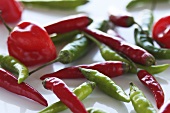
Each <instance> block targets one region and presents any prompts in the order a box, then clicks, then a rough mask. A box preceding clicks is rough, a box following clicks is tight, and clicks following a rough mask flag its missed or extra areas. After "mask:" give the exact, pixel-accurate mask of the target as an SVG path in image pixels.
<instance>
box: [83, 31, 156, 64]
mask: <svg viewBox="0 0 170 113" xmlns="http://www.w3.org/2000/svg"><path fill="white" fill-rule="evenodd" d="M81 30H82V31H83V32H85V33H87V34H89V35H91V36H93V37H94V38H96V39H97V40H99V41H101V42H103V43H104V44H106V45H108V46H109V47H110V48H112V49H114V50H116V51H118V52H120V53H122V54H124V55H125V56H126V57H128V58H130V59H131V60H132V61H134V62H136V63H139V64H142V65H146V66H150V65H152V64H155V58H154V57H153V55H151V54H150V53H149V52H147V51H146V50H144V49H143V48H141V47H139V46H136V45H133V44H130V43H128V42H125V41H123V40H122V39H120V38H118V37H115V36H111V35H108V34H107V33H104V32H102V31H99V30H97V29H90V28H82V29H81Z"/></svg>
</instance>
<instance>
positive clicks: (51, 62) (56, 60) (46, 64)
mask: <svg viewBox="0 0 170 113" xmlns="http://www.w3.org/2000/svg"><path fill="white" fill-rule="evenodd" d="M58 61H59V59H58V58H56V59H54V60H52V61H50V62H47V63H45V64H44V65H42V66H40V67H38V68H36V69H34V70H32V71H31V72H29V75H31V74H33V73H34V72H36V71H38V70H40V69H42V68H44V67H46V66H48V65H50V64H53V63H55V62H58Z"/></svg>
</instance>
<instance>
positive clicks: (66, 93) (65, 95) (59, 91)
mask: <svg viewBox="0 0 170 113" xmlns="http://www.w3.org/2000/svg"><path fill="white" fill-rule="evenodd" d="M43 86H44V88H46V89H48V90H52V91H53V92H54V93H55V95H56V96H57V97H58V98H59V99H60V101H61V102H63V103H64V104H65V105H66V106H67V107H68V108H70V110H71V111H72V112H73V113H88V112H87V111H86V109H85V107H84V105H83V104H82V102H81V101H80V100H79V99H78V98H77V96H76V95H75V94H74V93H73V92H71V91H70V90H69V87H68V86H67V85H66V84H65V83H64V82H63V81H62V80H61V79H59V78H57V77H50V78H46V79H45V80H44V81H43Z"/></svg>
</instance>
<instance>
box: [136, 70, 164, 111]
mask: <svg viewBox="0 0 170 113" xmlns="http://www.w3.org/2000/svg"><path fill="white" fill-rule="evenodd" d="M137 75H138V78H139V80H140V81H141V82H142V83H143V84H144V85H145V86H147V87H148V88H149V89H150V90H151V91H152V93H153V95H154V97H155V100H156V103H157V108H158V109H159V108H160V107H161V106H162V105H163V103H164V91H163V89H162V87H161V85H160V84H159V83H158V82H157V80H156V79H155V78H154V76H152V75H151V74H150V73H148V72H147V71H146V70H139V71H138V73H137Z"/></svg>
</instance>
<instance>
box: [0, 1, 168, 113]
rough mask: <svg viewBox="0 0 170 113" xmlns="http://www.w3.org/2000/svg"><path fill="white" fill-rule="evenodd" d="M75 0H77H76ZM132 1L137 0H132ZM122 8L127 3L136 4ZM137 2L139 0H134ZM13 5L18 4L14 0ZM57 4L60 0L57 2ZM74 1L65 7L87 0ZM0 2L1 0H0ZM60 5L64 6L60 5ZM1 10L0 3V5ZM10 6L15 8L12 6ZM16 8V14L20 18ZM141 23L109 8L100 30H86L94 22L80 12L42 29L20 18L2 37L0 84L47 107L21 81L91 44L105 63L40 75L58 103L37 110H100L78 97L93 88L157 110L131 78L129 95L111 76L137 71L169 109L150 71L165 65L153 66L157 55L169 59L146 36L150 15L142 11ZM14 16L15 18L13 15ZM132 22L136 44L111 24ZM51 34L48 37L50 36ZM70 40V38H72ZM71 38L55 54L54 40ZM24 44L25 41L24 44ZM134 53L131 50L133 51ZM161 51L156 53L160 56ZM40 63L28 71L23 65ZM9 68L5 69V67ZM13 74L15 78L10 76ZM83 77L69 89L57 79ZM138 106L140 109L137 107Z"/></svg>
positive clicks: (65, 61)
mask: <svg viewBox="0 0 170 113" xmlns="http://www.w3.org/2000/svg"><path fill="white" fill-rule="evenodd" d="M21 1H22V2H23V3H24V4H28V5H29V4H33V5H35V6H40V7H41V6H42V4H43V2H44V1H29V2H28V1H25V0H21ZM75 1H76V0H75ZM136 1H137V0H136ZM136 1H135V0H133V3H131V4H130V5H128V6H127V8H128V7H131V6H133V5H134V4H135V3H137V2H136ZM138 1H140V0H138ZM17 3H18V2H17ZM54 3H58V5H59V6H58V7H57V8H60V5H61V4H65V3H66V1H60V2H58V1H50V2H48V4H47V5H46V7H52V6H53V5H54ZM60 3H61V4H60ZM75 3H76V4H74V5H68V6H67V5H66V4H65V6H67V8H68V9H69V8H71V9H72V8H76V7H77V6H79V5H83V4H85V3H87V1H86V0H82V1H77V2H75ZM0 6H1V2H0ZM62 6H64V5H62ZM0 8H1V7H0ZM14 9H15V8H14ZM1 10H2V12H1V13H2V17H1V20H2V22H3V23H4V25H5V26H6V27H7V29H9V30H10V28H9V27H8V25H7V24H6V23H5V22H10V21H8V20H6V17H5V16H4V13H3V8H1ZM21 11H22V10H20V13H18V14H20V15H19V16H18V17H19V18H20V17H21ZM143 12H144V16H142V18H141V23H140V24H139V23H137V22H136V21H135V19H134V18H133V16H131V15H129V14H121V15H120V13H119V14H116V13H115V12H113V11H111V12H110V13H109V19H108V20H107V21H104V22H103V23H102V25H101V26H100V28H94V29H91V28H89V27H88V26H89V25H90V24H91V23H92V22H93V20H92V19H91V18H90V17H88V15H85V14H77V15H72V16H69V17H66V18H62V19H61V20H57V21H55V22H53V23H51V24H48V25H46V26H44V27H43V28H42V27H40V26H38V25H37V24H34V23H32V22H21V23H19V24H17V26H16V27H14V29H13V30H10V35H9V37H8V40H7V44H8V51H9V55H6V56H3V55H0V66H1V68H0V79H1V80H0V81H1V82H0V86H1V87H3V88H5V89H6V90H8V91H11V92H13V93H16V94H19V95H22V96H25V97H27V98H30V99H32V100H34V101H36V102H38V103H40V104H42V105H44V106H47V105H48V104H47V101H46V100H45V98H44V97H43V96H42V95H41V94H40V93H39V92H38V91H36V90H35V89H34V88H32V87H31V86H30V85H28V84H27V83H25V82H23V81H24V80H25V79H26V78H27V77H28V76H29V75H31V74H33V73H34V72H36V71H38V70H40V69H42V68H43V67H45V66H47V65H50V64H52V63H55V62H61V63H63V64H69V63H72V62H74V61H76V60H78V59H79V58H81V57H83V56H85V55H86V54H87V53H88V52H89V51H90V48H91V47H92V46H94V45H92V43H95V44H96V45H97V47H98V48H99V50H100V53H101V56H102V57H103V59H104V60H106V61H105V62H97V63H94V64H86V65H85V64H84V65H78V66H71V67H67V68H63V69H61V70H58V71H56V72H53V73H49V74H45V75H43V76H41V78H40V79H41V80H43V82H42V83H43V86H44V88H45V89H48V90H51V91H53V93H54V94H55V95H56V96H57V98H59V99H60V101H58V102H56V103H54V104H52V105H50V106H48V107H46V108H45V109H43V110H41V111H40V112H39V113H55V112H60V111H63V110H65V109H67V108H69V109H70V110H71V111H72V112H74V113H88V112H89V113H101V112H102V113H105V111H103V110H100V109H96V108H92V107H91V108H87V109H86V108H85V106H84V104H83V102H81V100H83V99H85V98H86V97H87V96H88V95H90V94H91V93H92V91H93V90H94V87H95V86H97V87H98V88H99V89H100V90H101V91H103V92H104V93H105V94H106V95H109V96H110V97H113V98H114V99H116V100H118V101H122V102H131V103H132V105H133V107H134V109H135V111H136V112H137V113H143V112H146V113H147V112H149V113H156V109H155V108H154V107H153V105H152V104H151V102H149V100H148V99H147V98H146V97H145V95H144V93H143V92H142V91H141V90H140V89H139V88H138V87H137V86H136V85H135V84H133V83H132V82H131V83H130V94H129V96H128V95H127V94H126V93H125V91H124V90H123V89H122V88H121V87H120V86H118V85H117V84H116V83H115V82H114V81H113V80H112V79H111V78H113V77H117V76H120V75H123V74H124V73H127V72H130V73H131V72H133V73H135V74H137V76H138V79H139V80H140V81H141V82H142V83H143V84H144V85H145V86H146V87H147V88H149V89H150V90H151V92H152V93H153V95H154V97H155V101H156V104H157V108H158V109H160V113H165V112H167V111H169V110H168V109H169V102H167V103H168V104H167V103H165V104H164V96H165V95H164V91H163V89H162V87H161V85H160V84H159V83H158V81H157V80H156V78H155V77H154V76H153V75H152V74H156V73H160V72H162V71H164V70H166V69H167V68H168V67H169V66H170V65H169V64H162V65H155V64H156V59H169V58H170V57H169V55H167V54H168V53H169V49H163V48H156V47H155V46H154V43H153V42H154V40H153V39H152V38H151V28H152V26H153V14H152V11H150V10H145V11H143ZM16 20H17V19H16ZM132 25H137V27H136V28H135V30H134V37H135V43H136V45H132V44H130V43H128V42H126V40H125V39H124V38H122V37H121V36H120V35H119V34H118V33H117V32H115V31H114V27H115V26H121V27H126V28H127V27H131V26H132ZM54 34H55V36H52V37H50V36H51V35H54ZM72 39H73V40H72ZM66 40H67V41H68V42H69V40H72V41H70V42H69V43H68V44H66V45H65V46H64V47H63V48H62V49H61V50H60V51H59V54H58V55H57V52H56V47H55V44H56V43H58V42H61V41H66ZM23 42H25V43H23ZM134 53H135V54H134ZM160 53H161V56H160V55H159V54H160ZM38 64H42V65H41V66H40V67H38V68H36V69H34V70H33V71H30V72H29V70H28V68H27V67H26V66H35V65H38ZM6 70H8V71H9V72H8V71H6ZM12 73H13V74H14V75H16V76H17V77H18V80H17V77H15V76H14V75H13V74H12ZM68 78H69V79H75V78H86V79H87V80H88V82H85V83H83V84H81V85H80V86H79V87H77V88H75V89H74V90H73V91H71V90H70V89H69V86H67V85H66V83H65V82H64V81H62V79H68ZM141 109H142V110H141Z"/></svg>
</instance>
